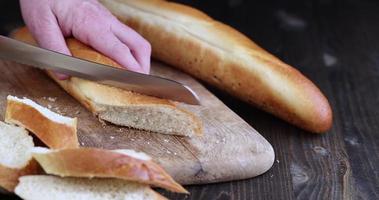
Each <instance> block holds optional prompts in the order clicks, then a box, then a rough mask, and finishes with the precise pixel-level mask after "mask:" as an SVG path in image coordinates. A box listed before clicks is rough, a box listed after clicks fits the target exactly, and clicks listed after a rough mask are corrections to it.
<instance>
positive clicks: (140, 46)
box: [111, 19, 151, 74]
mask: <svg viewBox="0 0 379 200" xmlns="http://www.w3.org/2000/svg"><path fill="white" fill-rule="evenodd" d="M111 29H112V32H113V33H114V34H115V36H116V37H117V38H118V39H119V40H120V41H121V42H123V43H124V44H125V45H127V46H128V47H129V48H130V50H131V52H132V55H133V56H134V57H135V59H136V60H137V61H138V63H139V64H140V65H141V67H142V70H143V71H144V73H146V74H149V73H150V56H151V45H150V43H149V42H148V41H146V40H145V39H144V38H143V37H142V36H140V35H139V34H138V33H137V32H136V31H134V30H133V29H131V28H129V27H128V26H126V25H124V24H122V23H121V22H120V21H118V20H117V19H116V20H115V21H114V23H112V26H111Z"/></svg>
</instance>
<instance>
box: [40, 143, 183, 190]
mask: <svg viewBox="0 0 379 200" xmlns="http://www.w3.org/2000/svg"><path fill="white" fill-rule="evenodd" d="M33 157H34V158H35V159H36V160H37V161H38V163H39V164H40V165H41V167H42V168H43V169H44V170H45V172H46V173H47V174H53V175H57V176H61V177H87V178H92V177H97V178H118V179H123V180H127V181H133V182H139V183H143V184H149V185H153V186H157V187H161V188H165V189H167V190H170V191H172V192H180V193H188V192H187V190H186V189H184V188H183V187H182V186H181V185H180V184H178V183H176V182H175V181H174V180H173V179H172V178H171V176H170V175H169V174H167V173H166V172H165V171H164V170H163V169H162V168H161V167H160V166H159V165H158V164H156V163H154V162H153V161H152V160H151V158H150V157H149V156H147V155H146V154H144V153H141V152H135V151H133V150H105V149H96V148H76V149H61V150H49V149H46V148H41V147H38V148H35V149H34V150H33Z"/></svg>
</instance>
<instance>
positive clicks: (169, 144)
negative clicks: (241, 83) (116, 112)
mask: <svg viewBox="0 0 379 200" xmlns="http://www.w3.org/2000/svg"><path fill="white" fill-rule="evenodd" d="M0 70H1V73H0V116H1V120H3V119H4V113H5V106H6V96H7V95H14V96H17V97H27V98H30V99H32V100H34V101H36V102H37V103H39V104H41V105H43V106H45V107H48V108H50V109H51V110H53V111H55V112H58V113H61V114H63V115H66V116H70V117H75V116H76V117H78V120H79V121H78V123H79V124H78V128H79V130H78V134H79V141H80V143H81V145H82V146H88V147H99V148H105V149H119V148H121V149H124V148H126V149H135V150H137V151H142V152H145V153H147V154H149V155H150V156H152V157H153V158H154V159H155V161H156V162H158V163H160V164H161V165H162V166H163V168H165V169H166V170H167V171H168V172H169V173H170V174H171V175H172V176H173V177H174V179H175V180H177V181H178V182H180V183H182V184H202V183H212V182H221V181H229V180H238V179H246V178H251V177H254V176H257V175H260V174H262V173H264V172H266V171H267V170H268V169H269V168H270V167H271V166H272V164H273V161H274V151H273V149H272V147H271V145H270V144H269V143H268V142H267V141H266V140H265V139H264V138H263V137H262V136H261V135H260V134H259V133H258V132H257V131H256V130H254V129H253V128H252V127H251V126H250V125H249V124H247V123H246V122H245V121H243V120H242V119H241V118H240V117H239V116H237V115H236V114H235V113H234V112H233V111H231V110H230V109H229V108H228V107H227V106H225V105H224V104H223V103H222V102H221V101H220V100H219V99H217V98H216V97H215V96H214V95H213V94H211V93H210V92H209V91H208V90H207V89H205V88H204V87H203V86H202V85H201V84H200V83H198V82H197V81H196V80H195V79H193V78H191V77H190V76H188V75H185V74H183V73H181V72H179V71H177V70H175V69H173V68H170V67H168V66H165V65H164V64H161V63H158V62H154V63H153V66H152V73H153V74H155V75H159V76H162V77H166V78H169V79H174V80H176V81H179V82H181V83H184V84H186V85H188V86H190V87H191V88H192V89H193V90H194V91H195V92H196V93H197V94H198V95H199V96H200V99H201V104H202V106H200V107H199V106H197V107H196V108H193V107H191V108H190V109H191V111H192V112H194V113H195V114H196V115H198V116H199V117H200V118H201V119H202V121H203V124H204V136H203V137H197V138H185V137H178V136H168V135H162V134H156V133H149V132H146V131H140V130H133V129H129V128H125V127H119V126H115V125H111V124H108V123H107V124H105V123H101V122H100V121H99V120H98V119H97V118H96V117H94V116H93V115H92V114H91V113H90V112H88V111H87V110H86V109H85V108H84V107H82V106H81V105H80V104H79V103H78V102H77V101H76V100H75V99H74V98H72V97H71V96H70V95H68V94H67V93H66V92H65V91H64V90H62V89H61V88H60V87H59V86H58V85H57V84H55V83H54V82H53V81H52V80H51V79H50V78H48V77H47V76H46V75H45V74H44V73H43V72H42V71H40V70H38V69H35V68H32V67H26V66H22V65H20V64H17V63H13V62H6V61H0ZM36 123H38V121H37V122H36Z"/></svg>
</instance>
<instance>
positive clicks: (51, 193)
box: [15, 175, 166, 200]
mask: <svg viewBox="0 0 379 200" xmlns="http://www.w3.org/2000/svg"><path fill="white" fill-rule="evenodd" d="M15 193H16V194H17V195H18V196H20V197H21V198H23V199H26V200H52V199H53V200H68V199H69V200H83V199H88V200H89V199H90V200H105V199H106V200H163V199H166V198H164V197H162V196H161V195H159V194H158V193H156V192H154V191H153V190H152V189H151V188H150V187H149V186H147V185H143V184H138V183H131V182H127V181H123V180H117V179H86V178H59V177H54V176H46V175H39V176H23V177H21V178H20V183H19V184H18V185H17V187H16V189H15Z"/></svg>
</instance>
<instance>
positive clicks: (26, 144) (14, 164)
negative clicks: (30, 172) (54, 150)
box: [0, 122, 34, 169]
mask: <svg viewBox="0 0 379 200" xmlns="http://www.w3.org/2000/svg"><path fill="white" fill-rule="evenodd" d="M0 138H1V140H0V163H1V165H4V166H7V167H9V168H18V169H21V168H23V167H25V166H26V165H27V164H28V163H29V161H30V159H31V158H32V153H31V150H32V149H33V147H34V143H33V138H32V137H31V136H29V134H28V132H27V131H26V130H25V129H24V128H21V127H17V126H14V125H9V124H6V123H3V122H0Z"/></svg>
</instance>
